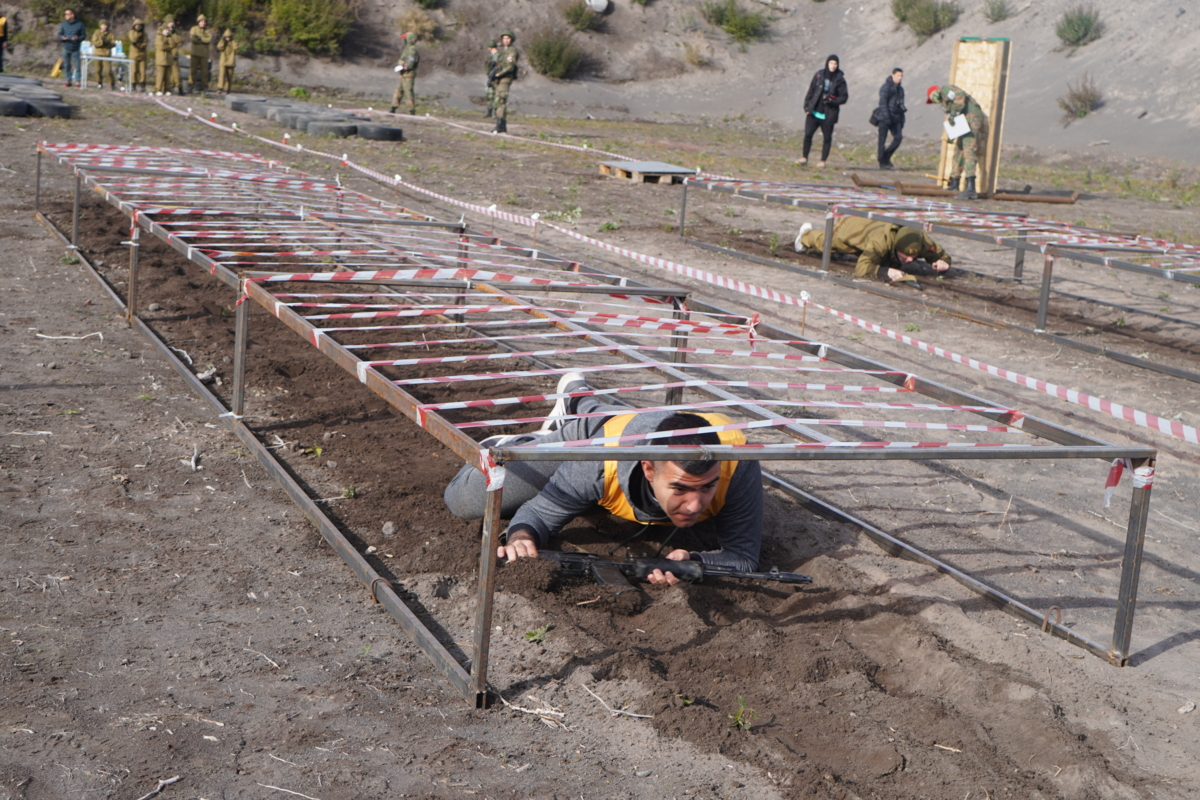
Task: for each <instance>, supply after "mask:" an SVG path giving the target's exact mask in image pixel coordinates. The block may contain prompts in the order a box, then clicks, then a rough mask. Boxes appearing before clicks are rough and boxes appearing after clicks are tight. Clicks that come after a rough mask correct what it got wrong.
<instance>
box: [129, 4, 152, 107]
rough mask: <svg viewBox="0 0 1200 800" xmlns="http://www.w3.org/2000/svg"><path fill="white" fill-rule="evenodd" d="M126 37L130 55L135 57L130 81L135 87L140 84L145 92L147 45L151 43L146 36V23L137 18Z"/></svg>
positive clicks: (132, 57)
mask: <svg viewBox="0 0 1200 800" xmlns="http://www.w3.org/2000/svg"><path fill="white" fill-rule="evenodd" d="M125 38H126V39H127V40H128V41H129V57H130V58H131V59H133V74H131V75H130V76H129V80H130V83H131V84H132V85H133V88H134V89H137V88H138V87H139V86H140V87H141V90H142V91H143V92H144V91H146V45H147V44H148V43H149V40H148V39H147V38H146V25H145V23H143V22H142V21H141V20H140V19H135V20H134V21H133V27H131V28H130V29H129V33H127V34H126V35H125Z"/></svg>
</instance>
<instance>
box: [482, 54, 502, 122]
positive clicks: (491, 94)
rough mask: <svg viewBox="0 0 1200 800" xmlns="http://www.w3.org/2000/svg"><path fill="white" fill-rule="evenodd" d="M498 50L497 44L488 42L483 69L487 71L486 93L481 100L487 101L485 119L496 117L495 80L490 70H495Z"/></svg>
mask: <svg viewBox="0 0 1200 800" xmlns="http://www.w3.org/2000/svg"><path fill="white" fill-rule="evenodd" d="M499 50H500V43H499V42H494V41H493V42H488V57H487V63H486V65H485V66H484V69H486V70H487V76H488V79H487V91H486V92H485V93H484V95H483V98H484V100H485V101H487V114H485V115H484V116H485V117H494V116H496V78H495V76H494V75H492V70H494V69H495V68H496V54H497V53H498V52H499Z"/></svg>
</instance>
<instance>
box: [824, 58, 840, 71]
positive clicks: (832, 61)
mask: <svg viewBox="0 0 1200 800" xmlns="http://www.w3.org/2000/svg"><path fill="white" fill-rule="evenodd" d="M825 66H826V68H827V69H828V70H829V71H830V72H837V68H838V62H837V59H836V58H831V59H829V63H828V64H826V65H825Z"/></svg>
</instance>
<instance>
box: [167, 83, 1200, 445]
mask: <svg viewBox="0 0 1200 800" xmlns="http://www.w3.org/2000/svg"><path fill="white" fill-rule="evenodd" d="M156 100H157V99H156ZM157 102H159V103H160V104H161V105H163V106H164V107H166V108H168V109H170V110H172V111H174V112H175V113H177V114H180V115H182V116H193V117H194V116H195V115H191V114H189V113H187V112H183V111H180V110H178V109H176V108H174V107H172V106H170V105H169V104H167V103H163V102H162V101H161V100H157ZM195 118H196V119H197V120H199V121H200V122H202V123H204V124H206V125H211V126H213V127H216V128H219V129H221V130H225V131H230V132H235V130H236V129H231V128H228V127H226V126H224V125H219V124H217V123H215V122H210V121H208V120H206V119H204V118H203V117H195ZM236 132H240V133H244V134H246V135H249V136H252V137H253V138H255V139H257V140H260V141H262V142H265V143H267V144H271V145H273V146H277V147H283V148H285V149H288V150H294V151H297V152H306V153H309V154H311V155H315V156H318V157H323V158H330V159H336V160H339V161H341V163H342V164H343V165H344V166H347V167H349V168H352V169H355V170H357V171H359V172H361V173H363V174H364V175H370V176H372V177H375V178H376V179H377V180H380V181H381V182H383V183H386V184H388V185H391V186H404V187H405V188H408V189H411V190H412V191H415V192H418V193H420V194H424V195H426V196H429V197H434V198H437V199H439V200H442V201H444V202H447V203H449V204H451V205H455V206H458V207H460V208H464V209H468V210H471V211H474V212H476V213H482V214H486V215H488V216H491V217H495V218H498V219H503V220H506V221H509V222H513V223H516V224H519V225H525V226H527V227H534V226H536V225H537V224H538V220H536V219H533V218H531V217H522V216H520V215H517V214H509V213H507V212H501V211H498V210H496V207H495V206H494V205H493V206H491V207H488V208H485V207H483V206H479V205H476V204H471V203H465V202H463V201H461V200H457V199H455V198H452V197H447V196H446V195H440V194H437V193H435V192H431V191H429V190H428V189H425V188H423V187H420V186H416V185H414V184H410V183H407V182H404V181H401V180H399V178H398V177H396V178H388V177H387V176H385V175H383V174H382V173H380V172H377V171H375V170H372V169H369V168H367V167H361V166H359V165H357V164H354V163H353V162H351V161H349V160H348V159H346V158H345V157H343V158H341V159H338V158H337V156H334V155H331V154H328V153H321V152H319V151H315V150H307V149H305V148H301V147H294V146H291V145H281V144H278V143H276V142H273V141H271V140H270V139H265V138H263V137H261V136H254V135H253V134H248V133H246V132H245V131H236ZM541 224H543V225H547V226H548V227H551V228H553V229H554V230H556V231H559V232H561V233H564V234H566V235H567V236H571V237H572V238H575V239H577V240H579V241H583V242H587V243H588V244H592V245H594V246H597V247H601V248H603V249H605V250H608V251H610V252H614V253H617V254H619V255H623V256H625V257H627V258H632V259H635V260H637V261H641V262H643V263H646V264H650V265H652V266H655V267H658V268H660V269H665V270H669V271H671V272H676V273H678V274H680V275H685V276H687V277H690V278H694V279H695V280H699V281H702V282H704V283H708V284H711V285H713V286H719V287H721V288H723V289H729V290H730V291H735V292H738V293H741V294H746V295H750V296H752V297H759V298H763V299H767V300H771V301H773V302H776V303H781V304H784V305H792V306H797V307H803V306H804V305H806V304H811V305H813V306H814V307H816V308H819V309H821V310H822V311H825V312H827V313H829V314H832V315H833V316H835V317H839V318H842V319H846V320H847V321H850V322H853V323H854V324H855V325H858V326H859V327H861V328H863V329H864V330H867V331H870V332H872V333H877V334H879V335H882V336H886V337H888V338H890V339H893V340H895V341H898V342H901V343H903V344H907V345H910V346H912V347H916V348H918V349H921V350H924V351H925V352H928V353H931V354H933V355H937V356H940V357H942V358H947V359H949V360H951V361H954V362H955V363H957V364H962V365H963V366H966V367H969V368H970V369H974V370H979V371H981V372H985V373H987V374H989V375H992V376H994V377H998V378H1002V379H1004V380H1007V381H1009V382H1011V383H1015V384H1017V385H1018V386H1023V387H1025V388H1027V389H1032V390H1034V391H1037V392H1041V393H1043V394H1048V395H1050V396H1052V397H1057V398H1058V399H1060V400H1065V401H1066V402H1068V403H1073V404H1075V405H1081V406H1085V407H1087V408H1090V409H1092V410H1093V411H1098V412H1100V413H1103V414H1107V415H1109V416H1111V417H1114V418H1116V419H1122V420H1125V421H1127V422H1132V423H1133V424H1135V425H1138V426H1140V427H1143V428H1147V429H1149V430H1154V431H1158V432H1159V433H1164V434H1166V435H1168V436H1172V437H1175V438H1177V439H1182V440H1184V441H1187V442H1191V443H1192V444H1200V431H1197V429H1196V428H1194V427H1192V426H1190V425H1184V424H1183V423H1181V422H1178V421H1174V420H1166V419H1163V418H1162V417H1159V416H1157V415H1155V414H1150V413H1148V412H1145V411H1139V410H1137V409H1133V408H1129V407H1127V406H1123V405H1121V404H1119V403H1114V402H1112V401H1109V400H1105V399H1103V398H1099V397H1094V396H1092V395H1088V394H1085V393H1083V392H1078V391H1075V390H1073V389H1065V388H1063V387H1061V386H1057V385H1055V384H1053V383H1050V382H1048V381H1043V380H1040V379H1037V378H1030V377H1028V376H1026V375H1021V374H1020V373H1016V372H1011V371H1009V370H1005V369H1001V368H999V367H993V366H991V365H989V364H986V363H984V362H981V361H978V360H976V359H973V358H968V357H966V356H962V355H959V354H958V353H955V352H953V351H950V350H945V349H943V348H940V347H936V346H934V345H930V344H927V343H925V342H923V341H921V340H919V339H913V338H912V337H909V336H905V335H904V334H901V333H897V332H896V331H892V330H889V329H888V328H884V327H883V326H882V325H877V324H875V323H870V322H866V321H864V320H860V319H858V318H856V317H854V316H852V315H849V314H845V313H844V312H841V311H837V310H836V309H832V308H829V307H828V306H823V305H820V304H818V303H814V302H813V301H812V300H809V299H808V297H807V296H806V295H807V292H804V293H802V294H801V297H800V298H796V297H792V296H791V295H788V294H785V293H783V292H776V291H774V290H772V289H764V288H763V287H760V286H756V285H754V284H751V283H746V282H744V281H738V280H733V279H730V278H725V277H723V276H720V275H714V274H712V273H710V272H705V271H703V270H697V269H694V268H692V267H687V266H684V265H682V264H677V263H675V262H672V261H668V260H666V259H662V258H657V257H654V256H647V255H644V254H642V253H637V252H635V251H631V250H627V249H625V248H620V247H616V246H614V245H610V244H608V243H607V242H601V241H599V240H598V239H593V238H591V237H589V236H584V235H583V234H580V233H577V232H575V231H572V230H568V229H566V228H563V227H560V226H558V225H553V224H551V223H541Z"/></svg>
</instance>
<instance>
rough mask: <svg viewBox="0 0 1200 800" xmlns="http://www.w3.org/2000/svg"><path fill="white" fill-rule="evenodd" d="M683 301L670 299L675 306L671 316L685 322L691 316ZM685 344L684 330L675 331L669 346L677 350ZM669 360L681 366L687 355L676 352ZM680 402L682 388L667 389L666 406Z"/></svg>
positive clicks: (682, 298)
mask: <svg viewBox="0 0 1200 800" xmlns="http://www.w3.org/2000/svg"><path fill="white" fill-rule="evenodd" d="M685 299H686V297H675V298H672V303H673V304H674V306H675V313H674V314H673V315H672V316H674V317H675V319H677V320H686V319H688V318H689V317H690V316H691V312H689V311H688V310H687V306H685V305H684V300H685ZM687 343H688V334H687V331H686V330H683V331H682V332H680V331H678V330H677V331H676V332H675V334H674V335H673V336H672V337H671V346H672V347H679V348H683V347H687ZM669 360H670V363H672V364H682V363H683V362H684V361H686V360H687V353H683V352H680V351H678V350H677V351H675V352H673V353H671V354H670V359H669ZM682 402H683V387H682V386H676V387H675V388H674V389H667V399H666V405H669V406H674V405H679V404H680V403H682Z"/></svg>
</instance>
